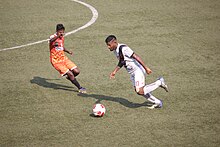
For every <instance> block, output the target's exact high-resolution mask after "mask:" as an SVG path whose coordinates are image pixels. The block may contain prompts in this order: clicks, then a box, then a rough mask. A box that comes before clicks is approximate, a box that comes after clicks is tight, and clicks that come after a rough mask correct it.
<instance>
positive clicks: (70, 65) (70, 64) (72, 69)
mask: <svg viewBox="0 0 220 147" xmlns="http://www.w3.org/2000/svg"><path fill="white" fill-rule="evenodd" d="M65 65H66V67H67V68H68V69H69V71H70V72H71V74H69V75H70V76H72V75H73V77H74V80H70V81H71V82H72V83H73V84H74V85H75V86H76V87H77V88H78V89H79V92H80V93H86V89H85V88H83V87H81V86H80V84H79V82H78V81H77V80H76V76H77V75H78V74H79V73H80V70H79V69H78V67H77V66H76V64H75V63H73V62H72V61H70V60H69V59H68V60H66V61H65ZM69 75H68V77H69ZM69 78H70V77H69ZM67 79H68V78H67ZM78 86H80V87H78Z"/></svg>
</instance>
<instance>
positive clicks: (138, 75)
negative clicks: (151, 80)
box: [130, 68, 146, 89]
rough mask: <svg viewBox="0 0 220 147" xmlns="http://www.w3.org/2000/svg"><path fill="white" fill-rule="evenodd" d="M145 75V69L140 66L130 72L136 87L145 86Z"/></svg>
mask: <svg viewBox="0 0 220 147" xmlns="http://www.w3.org/2000/svg"><path fill="white" fill-rule="evenodd" d="M145 76H146V72H145V70H144V69H140V68H139V69H137V70H135V71H134V72H133V73H131V74H130V79H131V82H132V84H133V86H134V87H135V88H136V89H139V88H140V87H144V86H145Z"/></svg>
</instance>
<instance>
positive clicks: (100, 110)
mask: <svg viewBox="0 0 220 147" xmlns="http://www.w3.org/2000/svg"><path fill="white" fill-rule="evenodd" d="M92 111H93V114H94V116H99V117H102V116H103V115H104V114H105V106H104V105H102V104H95V105H94V106H93V109H92Z"/></svg>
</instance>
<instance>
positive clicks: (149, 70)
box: [132, 53, 152, 74]
mask: <svg viewBox="0 0 220 147" xmlns="http://www.w3.org/2000/svg"><path fill="white" fill-rule="evenodd" d="M132 58H134V59H135V60H137V61H138V62H139V63H140V64H141V65H142V66H143V67H144V69H145V70H146V73H147V74H151V73H152V71H151V69H150V68H148V67H147V66H146V65H145V64H144V62H143V60H142V59H141V57H140V56H138V55H137V54H135V53H134V54H133V55H132Z"/></svg>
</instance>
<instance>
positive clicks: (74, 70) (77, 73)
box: [71, 67, 80, 77]
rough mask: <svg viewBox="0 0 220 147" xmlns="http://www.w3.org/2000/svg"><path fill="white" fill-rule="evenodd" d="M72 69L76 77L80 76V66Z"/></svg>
mask: <svg viewBox="0 0 220 147" xmlns="http://www.w3.org/2000/svg"><path fill="white" fill-rule="evenodd" d="M71 71H72V73H73V74H74V76H75V77H76V76H78V75H79V73H80V70H79V68H78V67H76V68H73V69H72V70H71Z"/></svg>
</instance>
